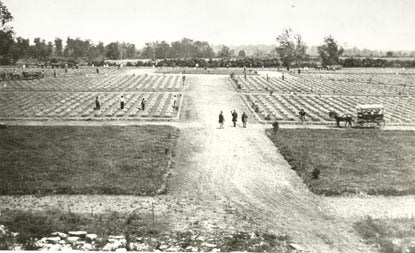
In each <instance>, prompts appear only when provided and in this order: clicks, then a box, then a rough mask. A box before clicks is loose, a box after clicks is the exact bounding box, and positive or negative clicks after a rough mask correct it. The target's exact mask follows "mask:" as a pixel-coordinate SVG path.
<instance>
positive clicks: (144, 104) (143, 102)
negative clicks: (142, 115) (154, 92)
mask: <svg viewBox="0 0 415 253" xmlns="http://www.w3.org/2000/svg"><path fill="white" fill-rule="evenodd" d="M145 109H146V99H145V98H143V99H142V100H141V110H143V111H144V110H145Z"/></svg>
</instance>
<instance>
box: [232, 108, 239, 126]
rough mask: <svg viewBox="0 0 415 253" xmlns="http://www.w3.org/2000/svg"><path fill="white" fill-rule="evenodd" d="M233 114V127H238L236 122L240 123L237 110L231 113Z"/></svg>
mask: <svg viewBox="0 0 415 253" xmlns="http://www.w3.org/2000/svg"><path fill="white" fill-rule="evenodd" d="M231 114H232V122H233V127H236V121H238V113H236V110H235V109H233V112H232V111H231Z"/></svg>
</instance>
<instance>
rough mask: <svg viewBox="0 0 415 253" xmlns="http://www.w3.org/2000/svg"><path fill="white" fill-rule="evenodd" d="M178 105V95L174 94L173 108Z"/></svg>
mask: <svg viewBox="0 0 415 253" xmlns="http://www.w3.org/2000/svg"><path fill="white" fill-rule="evenodd" d="M176 106H177V95H174V96H173V108H176Z"/></svg>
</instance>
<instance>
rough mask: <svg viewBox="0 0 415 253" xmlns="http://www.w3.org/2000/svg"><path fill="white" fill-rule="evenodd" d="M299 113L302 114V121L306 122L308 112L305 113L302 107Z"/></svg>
mask: <svg viewBox="0 0 415 253" xmlns="http://www.w3.org/2000/svg"><path fill="white" fill-rule="evenodd" d="M298 114H299V115H300V120H301V123H304V121H305V116H306V113H305V111H304V109H301V110H300V112H299V113H298Z"/></svg>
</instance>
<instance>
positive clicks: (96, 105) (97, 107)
mask: <svg viewBox="0 0 415 253" xmlns="http://www.w3.org/2000/svg"><path fill="white" fill-rule="evenodd" d="M100 109H101V105H100V103H99V99H98V96H97V97H96V98H95V110H100Z"/></svg>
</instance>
